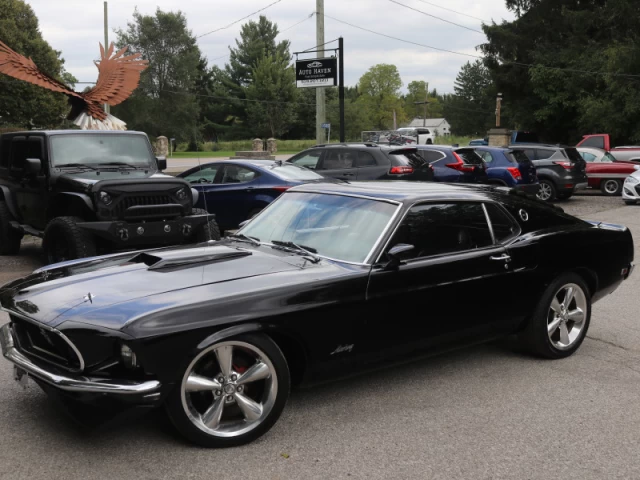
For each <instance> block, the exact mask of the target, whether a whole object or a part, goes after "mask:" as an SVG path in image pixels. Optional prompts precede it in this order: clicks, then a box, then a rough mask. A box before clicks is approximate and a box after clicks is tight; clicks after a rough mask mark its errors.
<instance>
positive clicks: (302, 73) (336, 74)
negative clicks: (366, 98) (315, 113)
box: [294, 37, 345, 143]
mask: <svg viewBox="0 0 640 480" xmlns="http://www.w3.org/2000/svg"><path fill="white" fill-rule="evenodd" d="M334 41H335V40H334ZM329 43H331V42H329ZM320 47H324V45H320ZM325 50H333V51H334V52H335V51H337V52H338V58H335V56H334V57H332V58H312V59H306V60H298V55H299V54H300V55H301V54H303V53H304V54H308V53H317V52H324V51H325ZM294 55H295V56H296V86H297V87H299V88H308V87H335V86H337V87H338V99H339V103H340V142H341V143H344V141H345V125H344V40H343V38H342V37H340V38H339V39H338V48H333V49H332V48H327V49H323V50H322V51H320V50H305V51H304V52H294ZM338 61H339V62H340V63H339V67H338ZM324 125H328V127H326V128H327V129H328V133H329V136H330V135H331V125H329V124H322V128H325V126H324Z"/></svg>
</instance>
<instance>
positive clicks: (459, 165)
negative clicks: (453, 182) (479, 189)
mask: <svg viewBox="0 0 640 480" xmlns="http://www.w3.org/2000/svg"><path fill="white" fill-rule="evenodd" d="M453 156H454V158H455V159H456V160H457V162H456V163H447V164H445V166H446V167H449V168H452V169H454V170H458V171H459V172H473V171H474V169H475V167H474V166H473V165H468V164H466V163H464V162H463V161H462V158H460V155H458V154H457V153H456V152H453Z"/></svg>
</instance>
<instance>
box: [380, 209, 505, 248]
mask: <svg viewBox="0 0 640 480" xmlns="http://www.w3.org/2000/svg"><path fill="white" fill-rule="evenodd" d="M400 243H405V244H409V245H413V246H414V249H413V250H410V251H408V252H405V253H403V254H402V255H401V258H402V259H403V260H413V259H419V258H423V257H431V256H435V255H443V254H453V253H458V252H464V251H468V250H476V249H479V248H485V247H489V246H491V245H493V238H492V237H491V231H490V230H489V225H488V223H487V217H486V216H485V214H484V210H483V209H482V205H481V204H480V203H470V202H469V203H437V204H433V203H431V204H424V205H416V206H414V207H412V208H411V210H409V212H408V213H407V215H406V216H405V218H404V220H403V221H402V223H401V224H400V226H399V227H398V230H396V233H395V234H394V236H393V239H392V240H391V242H390V243H389V249H390V248H392V247H394V246H395V245H397V244H400Z"/></svg>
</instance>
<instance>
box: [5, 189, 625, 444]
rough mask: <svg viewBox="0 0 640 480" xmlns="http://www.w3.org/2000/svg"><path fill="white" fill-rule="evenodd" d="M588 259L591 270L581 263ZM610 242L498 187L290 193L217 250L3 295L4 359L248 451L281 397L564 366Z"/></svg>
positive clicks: (144, 261) (610, 282)
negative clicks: (348, 381) (368, 379)
mask: <svg viewBox="0 0 640 480" xmlns="http://www.w3.org/2000/svg"><path fill="white" fill-rule="evenodd" d="M594 252H597V255H595V254H594ZM633 255H634V251H633V241H632V237H631V233H630V232H629V230H628V229H627V228H625V227H623V226H619V225H609V224H603V223H598V222H586V221H583V220H580V219H577V218H574V217H572V216H569V215H566V214H564V213H563V212H562V210H561V209H558V208H557V207H551V206H548V205H545V204H542V203H539V202H538V201H536V200H530V199H528V198H524V197H522V196H520V195H516V194H511V193H510V192H508V191H507V190H506V189H500V188H495V187H473V186H452V185H446V184H429V183H404V182H389V183H386V182H372V183H351V184H334V183H331V184H313V185H306V186H300V187H296V188H292V189H290V190H289V191H288V192H286V193H285V194H283V195H282V196H281V197H280V198H279V199H278V200H276V201H275V202H274V203H272V204H271V205H270V206H269V207H267V208H266V209H265V210H263V211H262V212H261V213H260V214H259V215H258V216H256V217H254V218H253V219H252V220H251V221H250V222H249V223H247V224H246V225H244V226H243V227H242V228H241V230H239V231H238V232H237V233H236V234H235V235H233V236H231V237H228V238H226V239H224V240H221V241H218V242H209V243H205V244H200V245H192V246H186V247H185V246H182V247H176V248H163V249H154V250H146V251H141V252H129V253H123V254H116V255H110V256H105V257H96V258H90V259H84V260H76V261H72V262H66V263H62V264H56V265H51V266H48V267H45V268H41V269H39V270H36V271H35V272H34V273H33V274H32V275H29V276H28V277H25V278H22V279H19V280H16V281H13V282H11V283H9V284H7V285H5V286H4V287H2V289H0V303H1V305H2V309H3V310H5V311H6V312H8V313H9V315H10V318H11V322H10V323H8V324H7V325H5V326H4V327H2V329H1V331H0V340H1V344H2V350H3V353H4V356H5V357H6V358H7V359H8V360H10V361H11V362H13V363H14V365H15V372H14V373H15V377H16V379H19V380H24V379H25V375H27V376H28V377H30V378H32V379H33V380H35V381H36V382H37V383H38V384H39V385H40V386H41V387H42V388H43V389H44V390H46V391H47V392H48V393H50V394H55V395H57V396H58V397H60V398H62V399H63V402H64V403H65V404H70V405H76V404H77V402H81V403H83V404H87V403H88V404H93V405H95V406H96V407H97V408H104V409H112V408H125V407H154V406H158V405H164V406H166V409H167V411H168V413H169V415H170V417H171V419H172V421H173V423H174V424H175V426H176V427H177V429H178V430H179V431H180V432H181V433H182V434H183V435H184V436H186V437H187V438H188V439H189V440H191V441H193V442H195V443H198V444H200V445H205V446H220V447H224V446H232V445H239V444H242V443H247V442H249V441H251V440H253V439H255V438H257V437H258V436H260V435H262V434H263V433H265V432H266V431H267V430H269V428H270V427H271V426H272V425H273V424H274V423H275V422H276V420H277V419H278V417H279V415H280V414H281V412H282V410H283V408H284V405H285V403H286V400H287V397H288V395H289V389H290V386H291V385H292V384H300V383H307V384H308V383H313V382H317V381H321V380H326V379H331V378H335V377H338V376H340V375H342V374H344V373H345V372H352V371H353V370H354V368H355V367H362V368H370V367H374V366H376V365H377V364H379V365H387V364H389V363H390V362H393V361H400V360H404V359H406V358H407V357H410V356H414V355H424V354H432V353H436V352H438V351H441V350H443V349H449V348H452V347H455V346H460V345H464V344H470V343H477V342H479V341H483V340H488V339H492V338H496V337H498V336H501V335H507V334H512V333H516V334H518V336H519V338H520V339H521V341H522V342H523V343H524V344H525V345H526V346H528V348H529V349H530V350H531V351H532V352H533V353H535V354H537V355H540V356H543V357H547V358H563V357H567V356H569V355H571V354H572V353H573V352H575V351H576V350H577V349H578V347H579V346H580V344H581V343H582V341H583V340H584V337H585V335H586V332H587V329H588V327H589V322H590V317H591V305H592V303H593V302H595V301H597V300H599V299H600V298H602V297H603V296H605V295H607V294H609V293H611V292H613V291H614V290H615V289H616V288H617V287H618V286H619V285H620V283H621V282H622V281H623V280H624V279H625V278H627V276H628V275H629V274H630V273H631V270H632V268H633V265H632V261H633Z"/></svg>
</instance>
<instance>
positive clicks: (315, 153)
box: [289, 150, 322, 170]
mask: <svg viewBox="0 0 640 480" xmlns="http://www.w3.org/2000/svg"><path fill="white" fill-rule="evenodd" d="M321 155H322V151H321V150H311V151H310V152H306V153H305V152H303V153H301V154H299V155H298V156H296V157H293V158H292V159H291V160H289V162H291V163H293V164H294V165H297V166H298V167H305V168H309V169H311V170H315V169H316V168H317V167H318V161H319V160H320V156H321Z"/></svg>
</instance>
